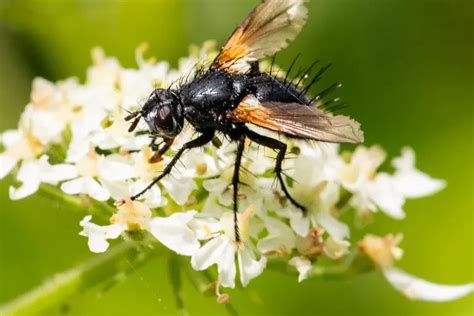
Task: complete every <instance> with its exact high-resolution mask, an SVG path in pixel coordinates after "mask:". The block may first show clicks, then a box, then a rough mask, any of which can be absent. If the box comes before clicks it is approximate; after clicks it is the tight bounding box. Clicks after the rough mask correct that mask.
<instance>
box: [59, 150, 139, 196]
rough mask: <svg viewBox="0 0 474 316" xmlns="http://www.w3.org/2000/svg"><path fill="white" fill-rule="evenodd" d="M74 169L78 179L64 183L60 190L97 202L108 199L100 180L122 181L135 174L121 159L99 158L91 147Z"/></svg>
mask: <svg viewBox="0 0 474 316" xmlns="http://www.w3.org/2000/svg"><path fill="white" fill-rule="evenodd" d="M76 168H77V174H78V175H79V177H78V178H76V179H73V180H70V181H67V182H64V183H63V184H62V185H61V190H63V191H64V192H65V193H68V194H80V193H82V194H87V195H89V196H90V197H92V198H93V199H96V200H98V201H106V200H108V199H109V198H110V191H109V190H107V188H105V187H104V185H102V184H101V183H100V180H105V181H109V182H118V181H124V180H127V179H130V178H132V177H133V176H134V174H135V171H134V169H133V167H132V166H130V165H129V164H127V163H126V162H124V161H122V159H121V157H119V156H114V155H109V156H107V157H104V156H99V155H97V154H96V152H95V150H94V148H93V147H90V149H89V152H88V153H87V154H86V155H85V156H84V157H82V158H81V159H80V160H79V161H78V162H77V163H76ZM95 178H98V179H99V181H97V180H96V179H95Z"/></svg>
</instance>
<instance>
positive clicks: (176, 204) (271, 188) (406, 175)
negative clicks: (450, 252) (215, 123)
mask: <svg viewBox="0 0 474 316" xmlns="http://www.w3.org/2000/svg"><path fill="white" fill-rule="evenodd" d="M213 53H214V52H213V51H212V47H211V45H209V44H206V45H204V47H203V48H202V49H194V53H193V54H192V55H191V56H189V57H186V58H183V59H181V60H180V61H179V67H178V69H177V70H172V69H170V67H169V65H168V64H167V63H166V62H158V63H156V62H154V61H146V60H145V59H144V58H143V56H142V54H143V47H140V48H139V49H138V50H137V62H138V69H126V68H123V67H122V66H121V65H120V64H119V62H118V61H117V60H116V59H115V58H110V57H106V56H105V54H104V52H103V51H102V50H101V49H94V50H93V53H92V55H93V60H94V64H93V65H92V66H91V67H90V68H89V69H88V71H87V79H86V81H85V83H84V84H81V83H79V81H78V80H77V79H75V78H71V79H67V80H64V81H60V82H57V83H52V82H49V81H47V80H45V79H41V78H38V79H35V80H34V82H33V89H32V93H31V102H30V103H29V104H28V105H27V106H26V109H25V111H24V113H23V114H22V116H21V119H20V122H19V128H18V129H17V130H10V131H6V132H4V133H3V134H2V135H1V143H2V145H3V148H4V151H3V153H1V154H0V178H3V177H5V176H6V175H8V174H9V173H11V172H12V171H14V173H15V175H16V180H17V181H18V183H19V184H18V185H15V186H12V187H11V188H10V197H11V199H21V198H25V197H26V196H29V195H31V194H33V193H34V192H36V191H37V190H38V189H39V187H40V185H41V183H46V184H49V185H58V186H60V189H61V190H62V191H63V192H64V193H65V194H68V195H82V196H88V197H90V198H92V199H94V200H97V201H101V202H103V203H110V204H111V203H112V202H113V201H114V200H115V201H118V202H116V203H115V205H116V206H117V209H118V210H117V212H116V213H115V214H114V215H113V216H112V217H111V218H110V223H109V224H108V225H102V226H101V225H97V224H94V223H92V222H91V220H92V216H91V215H88V216H86V217H85V218H84V219H83V220H82V221H81V223H80V225H81V226H82V228H83V230H82V231H81V232H80V234H81V235H82V236H86V237H87V238H88V241H89V248H90V250H91V251H93V252H104V251H106V250H107V248H108V246H109V241H108V240H110V239H115V238H118V237H119V236H121V235H124V234H126V233H127V232H130V231H142V232H145V233H146V232H149V233H150V234H151V236H153V237H155V238H156V239H157V240H158V241H159V242H160V243H162V244H163V245H164V246H166V247H168V248H169V249H171V250H173V251H175V252H176V253H178V254H180V255H183V256H189V257H190V261H191V265H192V267H193V268H194V269H196V270H204V269H207V268H209V267H210V266H212V265H217V270H218V275H219V276H218V282H219V285H221V286H223V287H231V288H232V287H234V286H235V278H236V275H237V271H238V274H239V278H240V282H241V283H242V285H244V286H246V285H247V284H248V283H249V281H250V280H251V279H253V278H255V277H256V276H258V275H260V274H261V273H262V272H263V270H264V269H265V268H266V264H267V261H269V260H272V259H274V258H279V259H282V258H283V259H287V262H288V264H289V265H291V266H294V267H295V268H296V269H297V271H298V272H299V281H302V280H304V279H305V278H307V277H308V276H310V275H311V271H312V266H313V265H314V263H315V261H316V260H317V259H318V258H319V257H321V256H326V257H327V258H329V259H330V260H334V261H337V260H339V259H341V258H342V257H344V256H346V255H347V254H348V253H349V252H350V251H359V252H360V253H362V254H365V255H367V257H368V258H370V259H371V260H372V261H373V262H374V263H375V264H376V265H378V266H380V267H382V268H383V269H385V270H384V271H386V275H387V279H388V280H389V281H390V282H391V283H393V284H394V285H395V286H396V288H398V289H401V290H402V291H405V292H406V293H408V292H409V295H411V297H413V298H421V299H435V298H434V297H430V294H429V293H428V294H427V293H426V291H424V290H423V289H425V290H426V289H430V286H431V289H432V287H435V288H436V291H435V292H436V295H437V296H436V299H438V300H442V299H443V297H444V296H443V293H444V292H446V293H447V294H446V295H447V296H446V297H447V298H449V299H452V298H455V297H459V296H461V295H465V294H467V293H468V292H469V291H472V285H468V286H467V287H469V288H467V287H466V286H464V287H463V288H462V289H461V288H460V287H452V288H454V289H455V291H457V292H456V293H457V294H458V295H456V294H453V292H452V291H450V289H451V288H443V286H437V285H432V284H431V285H430V284H428V285H427V282H426V281H422V282H421V281H420V280H418V279H416V278H413V277H410V276H407V275H406V274H405V273H403V272H400V271H398V270H394V268H392V266H393V263H394V261H396V260H397V259H399V258H400V257H401V250H400V249H399V248H397V244H398V242H399V241H400V237H399V236H386V237H384V238H380V237H376V236H366V238H365V239H364V240H362V241H361V242H359V244H358V247H351V241H350V229H349V226H348V225H347V224H346V223H345V222H343V221H342V220H341V219H340V216H341V215H342V214H343V213H344V212H346V211H347V210H349V209H353V210H355V212H356V217H357V218H358V219H359V220H362V221H366V220H367V219H368V218H369V217H370V214H372V213H373V212H377V211H382V212H384V213H385V214H387V215H388V216H391V217H393V218H395V219H402V218H403V217H404V216H405V213H404V211H403V205H404V203H405V200H406V199H409V198H417V197H422V196H426V195H430V194H433V193H435V192H437V191H439V190H440V189H442V188H443V187H444V185H445V184H444V182H443V181H441V180H437V179H433V178H431V177H429V176H428V175H426V174H424V173H422V172H420V171H419V170H417V169H416V168H415V158H414V153H413V150H411V149H410V148H405V149H403V150H402V153H401V156H400V157H398V158H395V159H394V160H393V161H392V165H393V167H394V169H395V171H394V172H393V173H392V174H389V173H386V172H378V169H379V167H380V166H381V164H382V163H383V161H384V160H385V153H384V151H383V150H382V149H381V148H380V147H378V146H372V147H370V148H367V147H364V146H359V147H357V148H356V150H355V151H354V152H353V153H352V154H350V153H340V152H339V147H338V146H337V145H332V144H319V145H318V144H310V143H304V142H302V143H300V142H295V141H290V140H287V142H288V145H289V148H290V150H291V155H290V156H292V157H291V158H293V159H287V160H286V161H285V166H284V168H285V169H286V170H288V172H287V175H288V177H287V181H288V184H289V185H290V187H291V191H292V192H293V194H294V197H295V198H296V200H298V201H299V202H300V203H302V204H303V205H305V206H306V207H307V210H308V213H307V214H306V215H303V214H302V212H301V211H300V210H298V209H296V208H294V207H293V206H292V205H291V204H290V203H288V202H287V201H286V200H285V198H284V196H283V195H282V194H281V192H280V190H279V188H278V186H276V185H275V182H274V175H273V174H272V172H271V171H272V169H273V164H274V160H273V158H274V155H275V153H273V152H271V151H266V150H263V149H262V148H258V147H257V146H254V145H252V144H250V143H249V144H247V146H246V151H245V153H246V154H245V158H244V160H243V162H242V165H243V167H244V168H243V170H242V175H241V181H242V182H243V183H244V184H243V185H242V186H241V187H240V191H239V205H240V208H241V210H240V213H239V215H238V223H239V230H240V236H241V240H240V241H239V242H237V241H236V240H235V237H234V236H235V234H234V224H233V214H232V212H231V209H232V203H233V201H232V194H231V190H230V187H229V184H230V182H231V177H232V172H233V162H234V156H235V148H234V145H233V144H232V143H229V142H228V141H227V140H226V139H222V140H221V142H222V143H221V145H220V146H217V145H209V146H207V147H205V148H199V149H194V150H191V151H190V152H187V154H185V155H184V156H183V158H182V160H181V164H180V165H178V167H177V168H176V170H174V172H173V173H172V175H171V176H169V177H167V178H165V179H163V181H161V182H160V183H159V185H156V186H154V187H153V188H152V189H151V190H149V191H148V192H147V193H146V194H145V195H144V196H143V198H142V199H141V200H140V201H133V202H132V201H131V200H130V198H129V197H130V196H132V195H133V194H136V193H138V192H139V191H140V190H142V189H143V188H144V187H145V186H146V185H147V184H148V183H150V181H152V179H153V178H155V177H156V176H157V175H159V174H160V172H161V170H163V168H164V166H165V165H166V164H167V163H168V162H169V161H170V159H171V154H170V155H165V156H164V157H163V159H162V160H161V161H159V162H157V163H150V162H149V160H150V157H151V156H152V154H153V153H152V151H151V149H150V147H149V142H150V139H149V136H148V135H146V133H140V132H139V133H129V132H128V131H127V130H128V124H127V123H126V122H125V121H124V119H123V118H124V117H125V116H126V115H127V112H128V111H133V110H136V109H137V108H138V106H139V104H143V103H144V101H145V100H146V98H147V96H148V95H149V94H150V93H151V91H152V90H153V89H154V88H156V87H168V86H169V85H172V84H173V83H175V82H176V81H177V80H185V79H182V78H192V72H193V71H194V68H195V65H196V63H198V61H202V60H206V59H209V58H210V57H212V54H213ZM140 128H141V130H142V131H144V130H146V127H145V126H141V127H139V129H140ZM191 132H192V131H191V130H190V129H187V130H185V131H184V132H182V133H181V134H180V135H179V136H178V138H177V139H176V140H175V142H174V144H173V145H172V147H171V150H170V151H169V152H171V153H172V152H174V151H176V150H177V149H178V148H179V147H180V146H181V145H182V144H183V143H184V142H185V141H187V140H189V138H190V137H191V134H190V133H191ZM198 197H199V198H198ZM159 215H160V216H159ZM423 282H424V283H423ZM418 285H420V286H421V287H422V288H423V289H420V288H419V287H418ZM410 287H411V288H410ZM408 288H409V289H408ZM420 291H422V294H421V295H418V293H420ZM443 291H444V292H443ZM440 293H441V294H440Z"/></svg>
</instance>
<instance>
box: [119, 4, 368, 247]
mask: <svg viewBox="0 0 474 316" xmlns="http://www.w3.org/2000/svg"><path fill="white" fill-rule="evenodd" d="M305 2H307V1H306V0H263V1H261V2H260V4H258V5H257V6H256V7H255V8H254V9H253V11H252V12H251V13H250V14H249V15H248V17H247V18H246V19H245V20H244V21H243V23H242V24H240V25H239V26H238V27H237V28H236V29H235V30H234V32H233V33H232V35H231V36H230V38H229V39H228V40H227V42H226V43H225V45H224V46H223V47H222V49H221V50H220V52H219V54H218V56H217V57H216V58H215V59H214V61H213V62H212V64H211V66H210V67H209V68H208V69H206V70H204V71H200V72H199V73H198V75H197V76H196V77H195V78H194V79H193V80H192V81H191V82H189V83H186V84H184V85H182V86H180V87H178V88H175V89H171V88H168V89H162V88H160V89H156V90H154V91H153V93H152V94H151V95H150V97H149V99H148V100H147V101H146V103H145V105H144V106H143V107H142V108H141V109H140V110H139V111H137V112H134V113H131V114H130V115H129V116H127V117H126V118H125V119H126V120H127V121H132V124H131V126H130V129H129V131H130V132H132V131H133V130H134V129H135V128H136V126H137V124H138V122H139V121H140V120H141V119H143V120H145V122H146V123H147V125H148V127H149V129H150V132H151V133H152V134H153V135H156V136H157V137H160V138H162V139H163V144H162V146H161V147H160V148H155V149H156V152H155V154H154V156H153V157H152V159H151V162H154V161H158V160H160V158H161V155H163V154H164V153H165V152H166V151H167V150H168V149H169V148H170V146H171V144H172V143H173V140H174V138H175V137H176V136H177V135H178V134H179V133H180V132H181V131H182V128H183V126H184V123H185V122H188V123H190V124H191V125H192V127H193V128H194V129H195V130H196V132H197V134H198V135H199V136H197V137H196V138H195V139H192V140H190V141H188V142H186V143H185V144H184V145H182V147H181V148H180V149H179V150H178V151H177V152H176V153H175V154H174V156H173V158H172V159H171V161H170V162H169V163H168V165H167V166H166V167H165V168H164V170H163V172H162V173H161V174H160V175H159V176H158V177H157V178H156V179H155V180H153V182H151V183H150V184H149V185H148V186H147V187H146V188H144V189H143V190H142V191H141V192H139V193H138V194H136V195H135V196H133V197H132V198H131V199H132V200H136V199H137V198H139V197H140V196H141V195H143V194H144V193H145V192H146V191H148V190H149V189H150V188H151V187H152V186H154V185H155V184H156V183H158V182H159V181H160V180H161V179H163V178H164V177H165V176H167V175H168V174H169V173H170V172H171V171H172V169H173V167H174V166H175V164H176V162H177V161H178V160H179V159H180V157H181V155H183V154H184V152H186V151H187V150H189V149H191V148H196V147H201V146H204V145H206V144H207V143H209V142H211V141H212V140H213V139H214V136H215V135H216V133H222V134H224V135H226V137H228V138H229V139H230V140H231V141H233V142H236V143H237V153H236V157H235V162H234V171H233V177H232V188H233V191H232V192H233V212H234V228H235V239H236V241H239V240H240V236H239V230H238V222H237V213H238V186H239V183H240V182H239V170H240V166H241V160H242V155H243V152H244V144H245V140H246V139H249V140H251V141H252V142H254V143H257V144H259V145H261V146H264V147H268V148H271V149H273V150H275V151H276V152H277V157H276V160H275V168H274V171H275V174H276V177H277V179H278V182H279V183H280V186H281V189H282V191H283V193H284V194H285V196H286V197H287V199H288V200H289V201H290V202H291V203H292V204H293V205H294V206H296V207H297V208H299V209H301V210H302V211H303V212H305V207H304V206H303V205H302V204H300V203H299V202H298V201H296V200H295V199H294V198H293V197H292V195H291V194H290V192H289V190H288V188H287V186H286V183H285V181H284V178H283V175H282V162H283V160H284V159H285V154H286V150H287V145H286V144H285V143H283V142H281V141H279V140H277V139H274V138H271V137H268V136H264V135H261V134H259V133H257V132H255V131H253V130H252V129H251V128H250V127H251V126H252V125H254V126H258V127H262V128H265V129H267V130H271V131H273V132H275V133H276V134H280V135H284V136H287V137H290V138H298V139H303V140H316V141H321V142H329V143H352V144H357V143H361V142H362V141H363V133H362V131H361V129H360V124H359V123H357V122H356V121H354V120H352V119H351V118H349V117H347V116H343V115H334V114H331V113H329V112H328V111H327V110H325V109H327V108H325V107H321V106H319V107H318V106H317V104H316V103H317V102H319V101H320V99H321V98H322V97H323V96H324V94H326V93H327V92H328V89H326V90H325V91H323V92H321V93H320V94H319V95H317V96H316V97H314V98H313V99H312V98H310V97H309V95H308V94H307V93H308V90H309V87H310V86H311V85H312V84H313V83H314V82H316V81H317V80H318V79H319V76H320V75H321V74H322V72H323V71H324V70H325V67H323V68H322V70H321V71H320V72H318V74H317V75H316V76H315V78H314V79H313V80H311V82H310V84H309V85H308V86H307V87H305V88H301V87H300V85H299V82H298V83H294V82H292V81H288V80H287V78H285V79H282V78H278V77H276V76H274V75H272V74H271V72H270V73H265V72H261V71H260V70H259V67H258V63H259V61H260V60H261V59H263V58H266V57H270V56H272V55H274V54H275V53H276V52H278V51H280V50H281V49H283V48H286V47H287V46H288V43H289V42H290V41H292V40H294V39H295V37H296V36H297V35H298V34H299V33H300V31H301V29H302V28H303V26H304V24H305V22H306V19H307V15H308V10H307V8H306V7H305ZM292 66H293V64H292ZM292 66H290V68H292ZM311 68H312V67H311ZM290 70H291V69H290ZM310 71H311V69H309V70H308V71H306V72H304V73H302V74H301V73H300V76H301V77H302V78H304V77H307V76H308V74H309V72H310ZM314 101H317V102H314ZM155 147H156V146H155Z"/></svg>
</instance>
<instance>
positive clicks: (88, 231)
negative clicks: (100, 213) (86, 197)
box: [79, 215, 125, 253]
mask: <svg viewBox="0 0 474 316" xmlns="http://www.w3.org/2000/svg"><path fill="white" fill-rule="evenodd" d="M91 219H92V215H87V216H86V217H84V219H83V220H82V221H81V222H80V225H81V226H82V227H83V230H82V231H81V232H80V233H79V235H81V236H85V237H87V238H89V241H88V245H89V249H90V250H91V251H92V252H96V253H99V252H104V251H106V250H107V248H109V242H108V241H107V239H115V238H117V237H118V236H120V234H121V233H122V232H123V231H124V230H125V227H124V226H123V225H119V224H112V225H107V226H99V225H96V224H94V223H91V222H90V220H91Z"/></svg>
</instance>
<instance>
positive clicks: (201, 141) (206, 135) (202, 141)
mask: <svg viewBox="0 0 474 316" xmlns="http://www.w3.org/2000/svg"><path fill="white" fill-rule="evenodd" d="M213 138H214V130H206V131H204V132H203V134H201V135H200V136H199V137H198V138H196V139H193V140H191V141H189V142H187V143H185V144H184V145H183V146H182V147H181V148H180V149H179V150H178V151H177V152H176V154H175V155H174V157H173V159H171V161H170V162H169V163H168V165H167V166H166V167H165V169H164V170H163V172H162V173H161V174H160V175H159V176H158V177H157V178H156V179H155V180H153V182H151V183H150V184H149V185H148V186H147V187H146V188H145V189H143V190H142V191H140V192H139V193H137V194H135V195H134V196H132V197H131V199H132V201H134V200H136V199H138V198H139V197H140V196H142V195H143V194H144V193H145V192H146V191H148V190H150V189H151V188H152V187H153V186H154V185H155V184H157V183H158V182H159V181H160V180H161V179H163V178H164V177H166V176H167V175H168V174H170V172H171V170H173V167H174V165H175V164H176V163H177V162H178V160H179V158H180V157H181V155H182V154H183V153H184V152H185V151H186V150H188V149H191V148H196V147H201V146H204V145H206V144H207V143H209V142H210V141H211V140H212V139H213Z"/></svg>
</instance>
